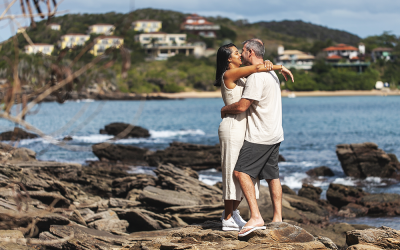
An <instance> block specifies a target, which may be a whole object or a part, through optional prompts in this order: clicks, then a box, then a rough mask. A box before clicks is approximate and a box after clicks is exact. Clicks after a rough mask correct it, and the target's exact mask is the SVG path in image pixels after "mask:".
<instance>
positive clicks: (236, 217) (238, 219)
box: [232, 209, 247, 228]
mask: <svg viewBox="0 0 400 250" xmlns="http://www.w3.org/2000/svg"><path fill="white" fill-rule="evenodd" d="M232 217H233V219H234V220H235V222H236V224H238V226H239V227H240V228H242V227H244V225H246V223H247V221H245V220H243V218H242V216H240V212H239V210H237V209H236V210H235V211H233V214H232Z"/></svg>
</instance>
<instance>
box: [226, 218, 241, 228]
mask: <svg viewBox="0 0 400 250" xmlns="http://www.w3.org/2000/svg"><path fill="white" fill-rule="evenodd" d="M222 230H223V231H239V230H240V228H239V226H238V224H236V222H235V220H234V219H233V217H231V218H229V219H228V220H224V219H222Z"/></svg>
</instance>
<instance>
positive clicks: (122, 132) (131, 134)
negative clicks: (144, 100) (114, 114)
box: [100, 122, 150, 138]
mask: <svg viewBox="0 0 400 250" xmlns="http://www.w3.org/2000/svg"><path fill="white" fill-rule="evenodd" d="M100 133H101V134H109V135H114V136H116V137H118V138H147V137H150V133H149V131H148V130H147V129H145V128H142V127H139V126H133V125H131V124H128V123H122V122H114V123H110V124H108V125H106V126H105V128H104V130H103V129H102V130H100Z"/></svg>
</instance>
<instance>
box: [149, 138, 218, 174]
mask: <svg viewBox="0 0 400 250" xmlns="http://www.w3.org/2000/svg"><path fill="white" fill-rule="evenodd" d="M147 161H148V164H149V165H150V166H158V165H160V164H166V163H171V164H173V165H175V166H177V167H190V168H192V169H194V170H204V169H210V168H215V169H218V170H220V169H221V150H220V147H219V145H216V146H206V145H197V144H189V143H182V142H173V143H171V144H170V147H168V148H166V149H165V150H158V151H157V152H155V153H154V154H151V155H148V156H147Z"/></svg>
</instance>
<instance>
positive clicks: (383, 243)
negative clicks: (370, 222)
mask: <svg viewBox="0 0 400 250" xmlns="http://www.w3.org/2000/svg"><path fill="white" fill-rule="evenodd" d="M346 243H347V245H349V246H350V247H349V248H348V249H352V250H356V249H400V231H398V230H394V229H392V228H389V227H385V226H382V227H380V228H373V229H365V230H352V231H348V232H347V233H346ZM371 247H375V248H371Z"/></svg>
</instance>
